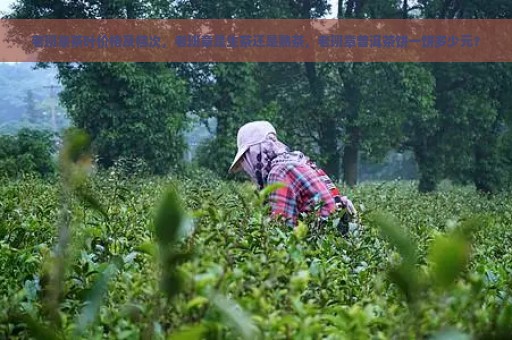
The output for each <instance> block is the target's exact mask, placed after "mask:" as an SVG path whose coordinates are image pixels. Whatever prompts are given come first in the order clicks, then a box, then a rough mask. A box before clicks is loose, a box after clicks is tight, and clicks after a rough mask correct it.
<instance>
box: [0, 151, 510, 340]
mask: <svg viewBox="0 0 512 340" xmlns="http://www.w3.org/2000/svg"><path fill="white" fill-rule="evenodd" d="M71 151H73V150H71ZM71 151H70V152H71ZM75 151H76V150H75ZM71 158H73V157H71ZM73 159H74V160H73V162H74V163H73V164H75V166H76V167H77V168H73V169H74V170H73V171H68V172H64V174H63V175H61V177H62V179H61V182H60V183H54V182H52V183H50V182H46V181H44V180H42V179H35V178H34V179H25V180H4V181H3V182H2V183H1V184H2V185H0V220H1V221H2V223H3V227H2V229H1V231H0V233H1V234H0V240H1V241H0V242H1V243H0V245H1V247H0V273H1V274H0V277H1V280H0V289H1V291H2V292H3V293H4V294H2V297H1V301H2V302H1V303H2V305H1V308H0V313H1V314H0V334H2V337H5V338H10V339H22V338H27V337H28V336H29V335H31V336H32V337H35V338H41V339H43V338H44V339H49V338H66V339H76V338H94V339H102V338H112V339H139V338H156V339H159V338H161V339H163V338H170V339H203V338H205V339H231V338H245V339H256V338H265V339H267V338H268V339H292V338H293V339H320V338H326V339H369V338H371V339H389V338H400V339H402V338H424V337H439V338H442V337H443V336H444V337H450V336H451V335H454V334H455V335H457V336H460V337H461V338H465V336H467V338H470V337H472V338H482V339H483V338H486V339H487V338H495V339H497V338H505V337H506V336H507V335H508V334H510V332H511V331H512V330H511V329H510V325H511V324H512V303H511V295H510V294H511V292H512V290H511V284H512V280H511V279H510V277H511V275H510V274H511V272H510V271H511V268H512V266H511V265H512V257H511V254H510V252H509V249H510V247H511V245H512V244H511V243H512V229H511V228H510V227H511V225H512V196H510V195H501V196H496V197H493V198H485V199H482V198H481V197H479V196H478V195H477V194H476V193H475V191H474V190H473V189H471V188H463V187H452V188H447V189H444V190H442V191H440V192H438V193H436V194H429V195H421V194H419V193H418V192H417V190H416V187H415V183H408V182H390V183H377V184H375V183H374V184H364V185H361V186H359V187H358V188H356V189H354V190H352V191H350V192H348V194H349V196H350V197H351V198H353V201H354V203H355V204H356V206H357V207H359V210H360V211H361V220H362V228H361V229H357V230H355V231H353V232H352V233H351V235H350V236H349V237H347V238H342V237H340V236H339V235H338V234H337V233H336V231H335V228H334V227H332V228H331V227H328V228H327V229H326V230H323V231H321V232H319V233H315V232H313V228H312V224H310V223H309V222H308V221H305V222H304V223H302V224H301V225H300V228H298V229H296V230H290V229H288V228H286V227H285V226H283V225H281V224H278V223H275V222H271V221H269V220H268V219H267V218H266V216H267V211H266V208H265V207H264V206H262V205H261V204H260V203H261V202H262V201H263V197H264V196H261V195H262V193H255V191H254V188H253V187H252V186H251V185H248V184H245V183H238V182H228V181H222V180H219V179H215V178H213V177H212V176H210V175H203V174H201V173H195V174H194V175H193V176H192V177H189V178H187V177H180V178H162V177H158V178H157V177H152V178H145V179H141V178H130V179H127V178H125V177H124V176H119V174H118V173H116V171H111V172H109V173H99V174H97V175H96V176H94V177H92V178H88V177H87V175H86V174H85V175H83V177H76V176H77V175H76V174H77V173H80V171H78V170H79V169H80V166H82V165H83V164H87V162H86V161H83V160H82V161H80V159H81V158H80V157H78V158H76V157H75V158H73ZM77 169H78V170H77ZM66 174H67V175H66ZM66 176H68V177H66ZM66 188H68V189H66ZM70 188H71V189H70ZM63 206H65V209H63V208H62V207H63ZM393 216H394V217H393ZM63 240H64V241H66V240H67V241H66V242H64V241H63ZM55 245H63V246H66V247H62V248H54V246H55ZM53 249H55V250H53ZM59 249H60V250H59ZM62 249H67V252H66V253H63V254H66V255H65V256H64V257H59V251H62ZM59 259H60V260H59ZM59 261H62V262H59ZM59 263H61V264H60V265H59ZM58 273H60V274H61V275H62V276H61V279H62V280H60V281H59V280H58V278H59V275H57V274H58ZM58 282H60V283H61V285H60V286H59V284H55V283H58ZM52 283H53V284H54V285H52ZM56 287H60V289H57V288H56ZM52 294H53V295H52ZM52 302H53V304H52Z"/></svg>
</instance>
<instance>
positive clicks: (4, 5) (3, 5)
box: [0, 0, 14, 13]
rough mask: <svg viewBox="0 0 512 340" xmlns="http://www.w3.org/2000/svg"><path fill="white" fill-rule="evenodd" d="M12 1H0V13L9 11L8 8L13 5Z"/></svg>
mask: <svg viewBox="0 0 512 340" xmlns="http://www.w3.org/2000/svg"><path fill="white" fill-rule="evenodd" d="M13 2H14V1H12V0H0V12H2V13H3V12H7V11H8V10H9V6H10V5H11V4H12V3H13Z"/></svg>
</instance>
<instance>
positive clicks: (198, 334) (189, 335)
mask: <svg viewBox="0 0 512 340" xmlns="http://www.w3.org/2000/svg"><path fill="white" fill-rule="evenodd" d="M207 330H208V329H207V327H206V326H204V325H196V326H193V327H190V326H189V327H183V328H182V329H180V330H178V331H177V332H176V333H173V334H171V336H169V337H168V339H169V340H196V339H197V340H199V339H203V336H204V333H206V331H207Z"/></svg>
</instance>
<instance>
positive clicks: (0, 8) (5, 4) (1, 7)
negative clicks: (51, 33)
mask: <svg viewBox="0 0 512 340" xmlns="http://www.w3.org/2000/svg"><path fill="white" fill-rule="evenodd" d="M328 1H329V3H330V4H331V6H332V10H331V13H330V14H329V15H328V16H327V17H328V18H335V17H336V13H337V12H338V0H328ZM13 2H14V1H13V0H0V12H6V11H8V10H9V6H10V4H12V3H13Z"/></svg>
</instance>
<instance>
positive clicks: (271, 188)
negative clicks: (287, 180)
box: [257, 183, 286, 205]
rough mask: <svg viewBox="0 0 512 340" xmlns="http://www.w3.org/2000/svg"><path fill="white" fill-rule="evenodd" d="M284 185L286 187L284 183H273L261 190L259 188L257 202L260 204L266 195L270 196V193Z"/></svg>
mask: <svg viewBox="0 0 512 340" xmlns="http://www.w3.org/2000/svg"><path fill="white" fill-rule="evenodd" d="M285 187H286V185H285V184H284V183H273V184H271V185H269V186H267V187H265V188H264V189H263V190H261V191H260V192H259V198H258V202H257V204H258V205H262V204H263V202H264V201H265V199H266V198H267V197H268V196H270V194H271V193H273V192H274V191H276V190H278V189H281V188H285Z"/></svg>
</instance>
